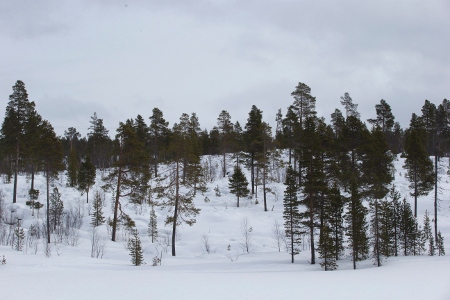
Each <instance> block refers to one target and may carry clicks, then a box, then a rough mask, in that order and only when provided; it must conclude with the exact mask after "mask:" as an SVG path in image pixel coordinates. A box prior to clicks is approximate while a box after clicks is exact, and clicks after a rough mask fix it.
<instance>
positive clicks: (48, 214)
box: [46, 168, 50, 244]
mask: <svg viewBox="0 0 450 300" xmlns="http://www.w3.org/2000/svg"><path fill="white" fill-rule="evenodd" d="M46 173H47V174H46V175H47V176H46V184H47V243H48V244H50V191H49V189H50V173H49V172H48V168H47V171H46Z"/></svg>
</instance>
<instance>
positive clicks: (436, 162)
mask: <svg viewBox="0 0 450 300" xmlns="http://www.w3.org/2000/svg"><path fill="white" fill-rule="evenodd" d="M437 164H438V156H437V154H435V155H434V240H435V241H437V240H438V229H437V227H438V224H437V211H438V194H437V189H438V175H437V173H438V172H437V171H438V167H437Z"/></svg>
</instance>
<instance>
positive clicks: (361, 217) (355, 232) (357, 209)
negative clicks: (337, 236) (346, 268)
mask: <svg viewBox="0 0 450 300" xmlns="http://www.w3.org/2000/svg"><path fill="white" fill-rule="evenodd" d="M352 198H353V199H352V200H351V201H350V202H348V204H347V214H346V215H345V220H346V222H347V225H348V226H347V237H348V243H349V248H350V249H351V254H352V256H353V262H354V268H356V262H358V261H361V260H364V259H366V258H368V255H369V237H368V236H367V229H368V224H367V221H366V215H367V208H366V207H364V205H363V203H362V199H361V198H360V197H358V195H352Z"/></svg>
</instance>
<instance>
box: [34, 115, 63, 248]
mask: <svg viewBox="0 0 450 300" xmlns="http://www.w3.org/2000/svg"><path fill="white" fill-rule="evenodd" d="M39 132H40V138H39V142H40V144H39V148H40V149H41V151H40V154H39V158H40V161H41V162H40V163H41V165H42V167H43V169H44V171H45V177H46V180H45V181H46V186H47V189H46V190H47V243H48V244H50V209H49V207H50V181H51V180H53V179H56V178H58V172H59V171H60V170H62V169H63V168H64V165H63V163H62V159H63V153H62V146H61V141H60V140H59V139H58V138H57V137H56V134H55V131H54V129H53V126H52V125H51V124H50V123H49V122H48V121H43V122H42V124H41V126H40V129H39Z"/></svg>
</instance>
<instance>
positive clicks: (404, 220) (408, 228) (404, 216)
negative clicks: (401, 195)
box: [399, 199, 418, 256]
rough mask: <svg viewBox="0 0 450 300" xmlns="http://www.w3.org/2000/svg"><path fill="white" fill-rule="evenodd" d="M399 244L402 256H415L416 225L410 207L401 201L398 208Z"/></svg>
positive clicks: (416, 249) (404, 200) (404, 201)
mask: <svg viewBox="0 0 450 300" xmlns="http://www.w3.org/2000/svg"><path fill="white" fill-rule="evenodd" d="M399 215H400V225H399V229H400V232H399V244H400V246H401V248H402V249H403V255H405V256H408V255H416V253H417V251H418V248H417V240H418V224H417V221H416V219H415V217H414V215H413V213H412V210H411V205H410V204H409V203H408V202H406V199H403V203H402V205H401V206H400V211H399Z"/></svg>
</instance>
